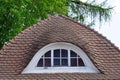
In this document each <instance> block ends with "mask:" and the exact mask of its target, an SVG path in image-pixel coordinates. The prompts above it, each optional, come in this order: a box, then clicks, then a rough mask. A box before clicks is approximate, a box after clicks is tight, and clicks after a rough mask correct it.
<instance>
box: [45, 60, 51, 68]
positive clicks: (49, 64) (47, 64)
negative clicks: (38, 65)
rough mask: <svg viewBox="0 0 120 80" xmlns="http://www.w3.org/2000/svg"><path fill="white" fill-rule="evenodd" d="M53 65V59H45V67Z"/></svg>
mask: <svg viewBox="0 0 120 80" xmlns="http://www.w3.org/2000/svg"><path fill="white" fill-rule="evenodd" d="M50 66H51V59H45V67H50Z"/></svg>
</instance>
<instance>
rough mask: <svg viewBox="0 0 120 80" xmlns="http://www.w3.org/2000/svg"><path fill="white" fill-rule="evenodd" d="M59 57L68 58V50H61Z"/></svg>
mask: <svg viewBox="0 0 120 80" xmlns="http://www.w3.org/2000/svg"><path fill="white" fill-rule="evenodd" d="M61 55H62V57H68V50H65V49H62V50H61Z"/></svg>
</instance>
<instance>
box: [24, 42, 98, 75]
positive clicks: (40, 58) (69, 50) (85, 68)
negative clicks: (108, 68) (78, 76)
mask: <svg viewBox="0 0 120 80" xmlns="http://www.w3.org/2000/svg"><path fill="white" fill-rule="evenodd" d="M70 72H72V73H73V72H79V73H99V71H98V70H97V68H96V67H95V66H94V65H93V63H92V62H91V61H90V59H89V58H88V56H87V55H86V53H85V52H84V51H82V49H80V48H79V47H77V46H75V45H73V44H70V43H65V42H56V43H51V44H48V45H46V46H45V47H43V48H42V49H40V50H39V51H38V52H37V53H36V54H35V56H34V57H33V58H32V60H31V61H30V63H29V64H28V66H27V67H26V68H25V69H24V71H23V72H22V73H70Z"/></svg>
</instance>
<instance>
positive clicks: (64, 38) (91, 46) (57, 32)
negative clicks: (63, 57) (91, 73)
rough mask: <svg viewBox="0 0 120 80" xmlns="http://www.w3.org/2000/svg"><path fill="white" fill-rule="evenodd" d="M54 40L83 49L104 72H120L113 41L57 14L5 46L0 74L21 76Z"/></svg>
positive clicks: (107, 73) (117, 51)
mask: <svg viewBox="0 0 120 80" xmlns="http://www.w3.org/2000/svg"><path fill="white" fill-rule="evenodd" d="M54 42H68V43H72V44H75V45H76V46H78V47H80V48H81V49H83V51H84V52H86V53H87V55H88V57H89V58H90V59H91V61H92V62H93V63H94V65H95V66H96V67H97V69H99V71H100V72H101V74H102V75H103V74H105V75H108V76H112V75H115V76H117V75H119V74H120V63H119V62H120V51H119V50H118V49H117V48H116V47H115V46H114V45H113V44H112V43H111V42H110V41H108V40H107V39H106V38H104V37H103V36H101V35H100V34H98V33H97V32H95V31H94V30H92V29H90V28H88V27H85V26H84V25H82V24H79V23H77V22H75V21H73V20H71V19H69V18H66V17H64V16H61V15H55V16H52V17H49V18H48V19H45V20H43V21H41V22H39V23H37V24H35V25H33V26H31V27H29V28H27V29H26V30H24V31H22V32H21V33H20V34H18V35H17V36H16V37H15V38H14V39H12V40H11V41H10V42H8V44H6V45H5V46H4V47H3V48H2V49H1V51H0V63H1V64H0V65H1V66H0V75H9V74H11V75H14V74H17V75H20V74H21V72H22V71H23V70H24V68H25V67H26V66H27V65H28V63H29V62H30V60H31V59H32V57H33V56H34V55H35V53H36V52H37V51H38V50H39V49H41V48H42V47H43V46H45V45H47V44H49V43H54ZM85 75H87V74H85ZM100 76H101V75H100ZM118 77H119V76H118ZM98 78H99V77H98ZM108 78H109V77H108Z"/></svg>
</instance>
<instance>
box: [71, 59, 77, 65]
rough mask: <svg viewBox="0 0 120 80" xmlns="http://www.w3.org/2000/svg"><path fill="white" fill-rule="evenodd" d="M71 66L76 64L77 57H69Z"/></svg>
mask: <svg viewBox="0 0 120 80" xmlns="http://www.w3.org/2000/svg"><path fill="white" fill-rule="evenodd" d="M71 66H77V58H72V59H71Z"/></svg>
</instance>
